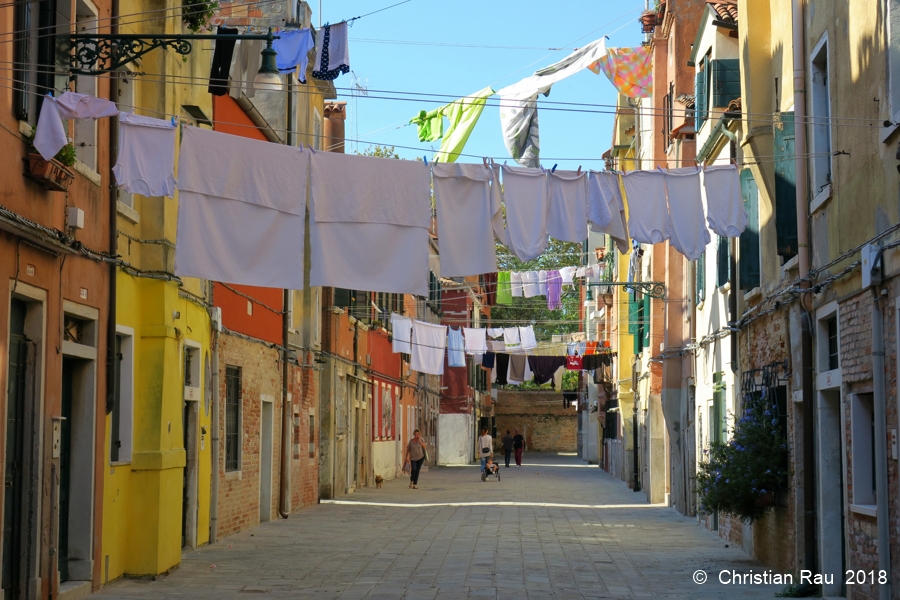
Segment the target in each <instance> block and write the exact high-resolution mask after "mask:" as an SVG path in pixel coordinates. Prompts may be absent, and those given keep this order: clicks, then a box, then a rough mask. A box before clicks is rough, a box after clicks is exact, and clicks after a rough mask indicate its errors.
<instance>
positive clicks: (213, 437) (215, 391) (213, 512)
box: [209, 281, 221, 544]
mask: <svg viewBox="0 0 900 600" xmlns="http://www.w3.org/2000/svg"><path fill="white" fill-rule="evenodd" d="M214 289H215V286H214V285H213V282H212V281H210V282H209V304H210V305H211V306H215V304H214V302H213V290H214ZM213 310H215V309H213ZM218 326H219V324H218V323H216V324H215V325H214V326H213V327H212V332H211V333H212V350H211V351H210V353H211V356H212V357H211V359H210V363H211V371H212V372H211V373H210V382H209V383H210V386H211V387H212V392H211V393H210V396H212V426H211V427H210V444H211V445H212V448H211V450H212V452H211V454H212V485H211V486H210V491H209V543H210V544H215V543H216V540H217V539H218V538H219V460H221V458H220V457H221V453H220V451H219V439H220V438H219V332H218Z"/></svg>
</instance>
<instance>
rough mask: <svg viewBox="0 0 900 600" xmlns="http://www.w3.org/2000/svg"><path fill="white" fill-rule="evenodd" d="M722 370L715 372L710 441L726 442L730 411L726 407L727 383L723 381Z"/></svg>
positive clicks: (710, 418) (710, 416)
mask: <svg viewBox="0 0 900 600" xmlns="http://www.w3.org/2000/svg"><path fill="white" fill-rule="evenodd" d="M723 375H724V373H723V372H722V371H717V372H716V373H713V399H712V403H711V404H710V407H709V410H710V414H709V441H710V442H725V441H727V439H728V436H727V427H728V413H727V410H726V408H725V390H726V384H725V382H724V381H722V376H723Z"/></svg>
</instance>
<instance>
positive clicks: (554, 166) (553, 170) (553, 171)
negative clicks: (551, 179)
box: [550, 163, 559, 173]
mask: <svg viewBox="0 0 900 600" xmlns="http://www.w3.org/2000/svg"><path fill="white" fill-rule="evenodd" d="M558 165H559V163H557V164H555V165H553V168H552V169H550V172H551V173H555V172H556V167H557V166H558Z"/></svg>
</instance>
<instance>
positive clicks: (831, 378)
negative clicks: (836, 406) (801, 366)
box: [816, 302, 842, 390]
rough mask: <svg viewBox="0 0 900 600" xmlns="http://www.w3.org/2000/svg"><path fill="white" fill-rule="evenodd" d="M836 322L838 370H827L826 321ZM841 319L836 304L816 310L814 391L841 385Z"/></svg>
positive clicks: (829, 304)
mask: <svg viewBox="0 0 900 600" xmlns="http://www.w3.org/2000/svg"><path fill="white" fill-rule="evenodd" d="M832 318H833V319H835V320H836V321H837V340H838V368H837V369H829V368H828V321H829V320H830V319H832ZM841 373H842V371H841V317H840V310H839V307H838V303H837V302H829V303H828V304H826V305H825V306H822V307H821V308H819V309H817V310H816V389H820V390H826V389H831V388H835V387H840V385H841V381H842V379H841Z"/></svg>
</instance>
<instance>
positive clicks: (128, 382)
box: [109, 326, 134, 462]
mask: <svg viewBox="0 0 900 600" xmlns="http://www.w3.org/2000/svg"><path fill="white" fill-rule="evenodd" d="M116 329H117V330H118V331H119V333H117V334H116V361H115V389H114V394H115V397H114V400H113V401H114V404H113V409H112V412H111V413H110V427H109V460H110V462H128V461H130V460H131V448H132V431H133V425H132V423H133V414H134V383H133V382H134V345H133V343H134V336H133V334H134V332H133V331H132V330H131V329H128V328H126V327H121V326H119V327H117V328H116Z"/></svg>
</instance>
